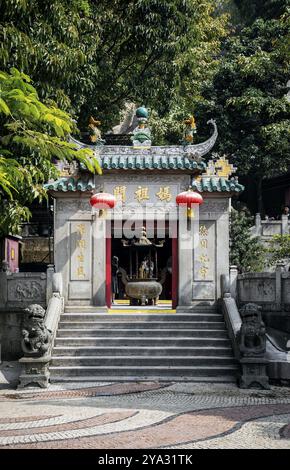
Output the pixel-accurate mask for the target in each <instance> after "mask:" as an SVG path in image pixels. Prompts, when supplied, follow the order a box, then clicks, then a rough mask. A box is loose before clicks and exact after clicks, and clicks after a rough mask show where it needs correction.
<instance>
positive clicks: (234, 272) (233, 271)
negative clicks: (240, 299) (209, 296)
mask: <svg viewBox="0 0 290 470" xmlns="http://www.w3.org/2000/svg"><path fill="white" fill-rule="evenodd" d="M237 288H238V267H237V266H235V265H232V266H230V293H231V296H232V297H233V298H234V299H235V300H236V299H237V293H238V292H237Z"/></svg>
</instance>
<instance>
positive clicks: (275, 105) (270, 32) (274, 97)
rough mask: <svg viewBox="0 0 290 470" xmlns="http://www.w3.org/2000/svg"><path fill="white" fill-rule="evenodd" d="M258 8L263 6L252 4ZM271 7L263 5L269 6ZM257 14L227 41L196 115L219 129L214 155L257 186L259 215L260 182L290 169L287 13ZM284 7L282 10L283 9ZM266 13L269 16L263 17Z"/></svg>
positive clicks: (260, 199) (288, 23) (287, 11)
mask: <svg viewBox="0 0 290 470" xmlns="http://www.w3.org/2000/svg"><path fill="white" fill-rule="evenodd" d="M253 3H255V4H256V5H257V4H259V3H261V2H258V1H256V2H253ZM270 3H272V4H273V2H267V4H268V5H270ZM279 4H280V9H279V12H280V13H281V12H283V14H282V15H280V16H278V17H276V16H277V13H276V10H275V15H274V16H273V17H269V15H270V13H271V11H272V10H271V9H270V8H269V9H267V11H263V9H262V8H260V9H259V10H257V9H256V10H255V11H256V12H258V13H259V14H261V15H262V13H263V16H265V19H264V18H262V17H259V18H257V19H256V20H255V21H253V22H252V23H251V24H250V25H249V26H248V27H245V28H243V29H242V31H241V32H239V31H237V33H236V34H234V35H233V36H232V37H230V38H229V39H228V40H227V41H226V44H225V47H224V50H223V59H222V60H221V61H220V64H219V67H218V70H217V73H216V75H215V77H214V79H213V82H212V83H211V84H209V86H207V84H206V85H205V86H204V88H203V96H204V100H203V101H201V102H200V103H199V105H198V112H197V115H198V116H199V117H200V119H201V120H202V121H203V122H204V121H205V120H206V119H208V118H209V117H212V116H214V117H215V118H216V120H217V122H218V125H219V131H220V135H219V140H218V147H217V150H219V151H221V152H223V153H226V154H228V155H229V156H230V158H231V160H232V162H233V163H235V164H236V166H237V167H238V170H239V173H240V174H250V175H252V177H253V179H254V181H255V183H254V184H256V185H257V193H258V210H259V212H261V213H263V201H262V181H263V179H264V178H265V177H271V176H274V175H277V174H279V172H285V171H287V169H288V167H289V165H290V147H289V135H290V121H289V116H290V114H289V112H290V103H289V100H287V98H286V94H287V91H288V90H287V86H286V84H287V82H288V80H289V73H290V66H289V64H290V60H289V59H290V49H289V33H290V15H289V12H290V10H289V9H287V8H286V7H287V4H288V1H287V0H286V1H284V2H279ZM282 6H283V8H282ZM266 13H267V14H266Z"/></svg>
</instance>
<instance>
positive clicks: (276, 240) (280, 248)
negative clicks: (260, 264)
mask: <svg viewBox="0 0 290 470" xmlns="http://www.w3.org/2000/svg"><path fill="white" fill-rule="evenodd" d="M268 251H269V253H270V260H269V261H270V263H269V264H270V265H273V264H276V263H277V262H278V261H286V262H288V263H289V261H290V235H273V237H272V239H271V241H270V247H269V249H268Z"/></svg>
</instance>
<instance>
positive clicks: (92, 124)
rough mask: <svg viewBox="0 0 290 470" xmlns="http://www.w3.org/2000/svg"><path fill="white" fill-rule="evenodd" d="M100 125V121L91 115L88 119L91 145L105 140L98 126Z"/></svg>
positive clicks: (103, 142)
mask: <svg viewBox="0 0 290 470" xmlns="http://www.w3.org/2000/svg"><path fill="white" fill-rule="evenodd" d="M100 125H101V121H97V120H96V119H95V118H94V117H93V116H91V117H90V119H89V125H88V130H89V139H90V142H91V143H92V144H93V145H104V144H105V140H103V139H102V135H101V131H100V129H99V128H98V126H100Z"/></svg>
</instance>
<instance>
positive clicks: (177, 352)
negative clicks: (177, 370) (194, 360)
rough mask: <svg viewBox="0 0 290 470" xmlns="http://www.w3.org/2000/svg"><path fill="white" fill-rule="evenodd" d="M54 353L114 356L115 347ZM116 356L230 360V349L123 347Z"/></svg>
mask: <svg viewBox="0 0 290 470" xmlns="http://www.w3.org/2000/svg"><path fill="white" fill-rule="evenodd" d="M54 353H55V355H56V356H57V357H83V356H95V357H96V356H114V355H115V354H116V345H115V346H113V347H112V346H103V347H96V346H88V345H85V346H79V345H78V346H55V348H54ZM117 353H118V356H120V357H124V356H134V357H135V356H141V357H143V356H144V357H152V356H154V357H155V356H162V357H164V356H165V357H167V356H170V357H178V356H181V357H182V356H190V357H195V356H208V357H213V358H215V357H216V356H223V357H224V356H226V357H231V358H232V349H231V347H229V346H224V347H221V346H216V347H215V348H212V347H210V346H197V347H191V346H187V347H184V346H183V347H181V346H179V347H178V346H177V347H176V346H163V347H159V346H139V345H138V347H137V346H135V347H132V346H123V347H118V350H117Z"/></svg>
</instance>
